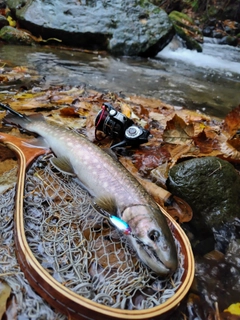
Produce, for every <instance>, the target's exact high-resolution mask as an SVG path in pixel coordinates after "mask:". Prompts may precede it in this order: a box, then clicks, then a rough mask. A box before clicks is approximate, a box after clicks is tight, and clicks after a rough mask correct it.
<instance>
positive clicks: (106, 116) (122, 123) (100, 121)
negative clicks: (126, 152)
mask: <svg viewBox="0 0 240 320" xmlns="http://www.w3.org/2000/svg"><path fill="white" fill-rule="evenodd" d="M95 128H96V129H95V137H96V140H99V138H98V136H97V132H98V131H101V132H103V133H104V134H105V135H106V136H109V137H111V138H112V139H114V140H120V142H119V143H116V144H114V145H113V146H112V147H111V149H113V148H116V147H120V146H126V145H131V146H139V145H140V144H142V143H146V142H148V138H149V135H150V132H149V131H148V130H146V129H144V128H142V127H141V126H138V125H136V124H135V123H134V122H133V120H132V119H130V118H128V117H126V116H125V115H124V114H122V113H121V112H119V111H117V110H116V109H115V108H114V107H113V106H112V105H111V104H110V103H103V105H102V110H100V111H99V112H98V114H97V117H96V120H95Z"/></svg>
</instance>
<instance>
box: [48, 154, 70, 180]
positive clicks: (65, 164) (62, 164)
mask: <svg viewBox="0 0 240 320" xmlns="http://www.w3.org/2000/svg"><path fill="white" fill-rule="evenodd" d="M50 161H51V164H52V165H53V166H54V167H55V168H56V169H57V170H59V171H61V172H62V173H65V174H68V175H71V176H76V174H75V173H74V170H73V167H72V165H71V163H70V162H69V160H68V159H67V158H66V157H59V158H55V157H52V158H51V159H50Z"/></svg>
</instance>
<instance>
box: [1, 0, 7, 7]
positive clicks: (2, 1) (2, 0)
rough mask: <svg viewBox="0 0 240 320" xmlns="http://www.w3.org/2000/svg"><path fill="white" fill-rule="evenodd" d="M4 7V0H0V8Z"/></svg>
mask: <svg viewBox="0 0 240 320" xmlns="http://www.w3.org/2000/svg"><path fill="white" fill-rule="evenodd" d="M4 8H6V0H0V9H4Z"/></svg>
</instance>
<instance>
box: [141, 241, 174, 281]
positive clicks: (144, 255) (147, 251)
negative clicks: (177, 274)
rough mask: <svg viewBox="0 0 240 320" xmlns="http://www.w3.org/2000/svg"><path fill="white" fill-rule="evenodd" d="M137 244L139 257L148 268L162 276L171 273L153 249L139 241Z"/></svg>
mask: <svg viewBox="0 0 240 320" xmlns="http://www.w3.org/2000/svg"><path fill="white" fill-rule="evenodd" d="M137 243H138V245H139V250H138V253H139V256H140V258H141V259H142V261H143V262H144V263H145V264H146V265H147V266H148V267H149V268H151V269H152V270H153V271H154V272H156V273H158V274H162V275H168V274H171V273H172V272H173V271H172V270H171V268H168V267H167V266H166V265H165V263H164V262H163V261H162V260H161V259H160V257H159V256H158V254H157V252H156V251H155V250H154V249H153V248H151V247H150V246H148V245H147V244H145V243H143V242H141V241H140V240H138V241H137ZM149 258H150V260H149ZM174 271H175V270H174Z"/></svg>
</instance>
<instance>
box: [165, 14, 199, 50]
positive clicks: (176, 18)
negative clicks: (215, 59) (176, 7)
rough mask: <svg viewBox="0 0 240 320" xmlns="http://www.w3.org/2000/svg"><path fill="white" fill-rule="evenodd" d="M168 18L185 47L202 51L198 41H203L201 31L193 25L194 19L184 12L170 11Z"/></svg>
mask: <svg viewBox="0 0 240 320" xmlns="http://www.w3.org/2000/svg"><path fill="white" fill-rule="evenodd" d="M169 18H170V20H171V22H172V24H173V26H174V29H175V31H176V33H177V34H178V35H179V37H180V38H182V39H183V40H184V41H185V43H186V47H187V48H188V49H190V50H197V51H198V52H202V47H201V45H200V44H199V43H202V42H203V34H202V31H201V30H200V29H199V28H198V27H197V26H196V25H194V21H193V20H192V19H191V18H190V17H189V16H188V15H186V14H185V13H182V12H179V11H172V12H171V13H170V14H169Z"/></svg>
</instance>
